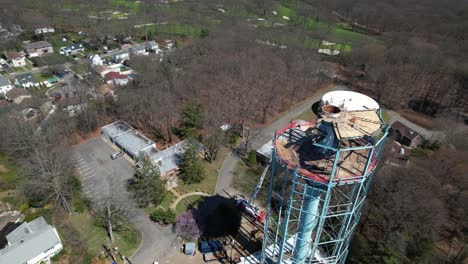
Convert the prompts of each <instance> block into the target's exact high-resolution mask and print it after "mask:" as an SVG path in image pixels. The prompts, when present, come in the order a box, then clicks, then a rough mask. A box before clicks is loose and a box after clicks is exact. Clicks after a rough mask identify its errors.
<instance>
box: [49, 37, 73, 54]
mask: <svg viewBox="0 0 468 264" xmlns="http://www.w3.org/2000/svg"><path fill="white" fill-rule="evenodd" d="M45 40H46V41H47V42H49V43H50V44H52V47H53V48H54V50H55V51H59V50H60V48H61V47H67V46H71V45H73V43H72V42H70V41H63V36H62V35H51V36H48V37H46V39H45Z"/></svg>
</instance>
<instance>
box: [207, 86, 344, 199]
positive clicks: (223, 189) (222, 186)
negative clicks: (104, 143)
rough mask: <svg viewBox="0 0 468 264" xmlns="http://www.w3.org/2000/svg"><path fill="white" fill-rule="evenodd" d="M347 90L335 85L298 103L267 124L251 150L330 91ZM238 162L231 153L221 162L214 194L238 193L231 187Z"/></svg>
mask: <svg viewBox="0 0 468 264" xmlns="http://www.w3.org/2000/svg"><path fill="white" fill-rule="evenodd" d="M347 89H348V88H347V87H345V86H341V85H337V86H334V87H333V88H330V89H327V90H323V91H321V92H319V93H318V94H316V95H314V96H313V97H311V98H309V99H307V100H306V101H304V102H302V103H300V104H299V105H298V106H296V107H294V108H293V109H291V111H289V112H288V113H286V114H285V115H283V116H282V117H280V118H279V119H278V120H276V121H275V122H273V123H271V124H269V125H268V126H266V127H264V128H263V129H262V130H261V132H260V133H259V134H258V135H257V136H256V137H255V138H254V139H252V141H251V148H252V149H255V150H256V149H259V148H260V147H262V146H263V145H265V144H266V143H268V141H270V140H272V139H273V135H274V134H275V131H276V130H279V129H281V128H283V127H285V126H287V125H288V124H289V123H290V122H291V121H292V120H293V119H294V118H295V117H297V116H298V115H300V114H302V113H303V112H305V111H306V110H307V109H310V108H312V104H314V103H315V102H317V101H318V100H320V99H321V98H322V95H323V94H325V93H327V92H329V91H332V90H347ZM239 161H240V158H239V156H238V155H237V154H236V153H234V152H232V153H230V154H229V155H228V156H227V157H226V159H225V160H224V162H223V165H222V167H221V169H220V172H219V177H218V182H217V184H216V193H217V194H219V195H222V196H226V197H227V196H230V195H231V196H232V195H235V194H236V193H238V192H237V191H236V190H235V189H234V188H233V187H232V181H233V178H234V170H235V168H236V164H237V162H239Z"/></svg>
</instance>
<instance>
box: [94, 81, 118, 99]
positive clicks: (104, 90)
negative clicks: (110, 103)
mask: <svg viewBox="0 0 468 264" xmlns="http://www.w3.org/2000/svg"><path fill="white" fill-rule="evenodd" d="M96 92H97V93H98V95H101V96H103V97H104V98H110V97H113V96H114V91H113V90H112V87H111V86H110V85H109V84H107V83H105V84H102V85H99V86H98V87H97V88H96Z"/></svg>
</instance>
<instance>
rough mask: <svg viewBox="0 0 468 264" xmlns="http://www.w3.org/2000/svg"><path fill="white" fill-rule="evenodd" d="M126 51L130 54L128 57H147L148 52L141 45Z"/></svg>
mask: <svg viewBox="0 0 468 264" xmlns="http://www.w3.org/2000/svg"><path fill="white" fill-rule="evenodd" d="M128 51H129V52H130V56H140V55H148V52H147V51H146V48H145V46H143V45H135V46H133V47H131V48H130V49H128Z"/></svg>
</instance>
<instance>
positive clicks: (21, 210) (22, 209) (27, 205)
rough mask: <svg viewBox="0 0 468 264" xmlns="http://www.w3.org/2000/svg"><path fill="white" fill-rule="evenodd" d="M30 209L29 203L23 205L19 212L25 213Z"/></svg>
mask: <svg viewBox="0 0 468 264" xmlns="http://www.w3.org/2000/svg"><path fill="white" fill-rule="evenodd" d="M28 208H29V204H27V203H22V204H21V205H20V206H19V209H18V211H20V212H22V213H24V211H25V210H26V209H28Z"/></svg>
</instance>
